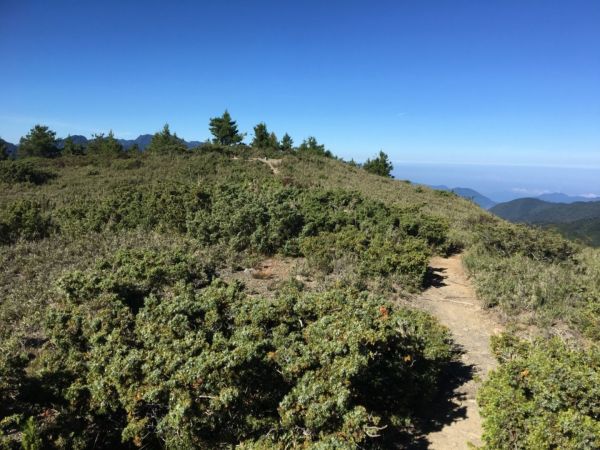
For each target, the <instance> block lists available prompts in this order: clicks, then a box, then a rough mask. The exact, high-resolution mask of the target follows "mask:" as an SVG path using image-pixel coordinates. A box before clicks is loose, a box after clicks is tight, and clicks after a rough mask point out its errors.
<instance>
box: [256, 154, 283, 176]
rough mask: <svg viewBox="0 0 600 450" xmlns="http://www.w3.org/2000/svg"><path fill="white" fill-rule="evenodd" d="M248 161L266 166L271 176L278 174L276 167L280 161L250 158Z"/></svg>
mask: <svg viewBox="0 0 600 450" xmlns="http://www.w3.org/2000/svg"><path fill="white" fill-rule="evenodd" d="M250 161H260V162H261V163H264V164H266V165H267V166H269V167H270V168H271V172H273V175H277V174H278V173H279V168H278V166H279V165H280V164H281V159H269V158H250Z"/></svg>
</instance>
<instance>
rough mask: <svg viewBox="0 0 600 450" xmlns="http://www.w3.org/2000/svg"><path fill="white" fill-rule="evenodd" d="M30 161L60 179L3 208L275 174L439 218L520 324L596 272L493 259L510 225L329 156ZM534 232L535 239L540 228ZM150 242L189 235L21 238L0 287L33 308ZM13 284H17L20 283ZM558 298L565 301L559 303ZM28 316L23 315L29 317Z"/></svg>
mask: <svg viewBox="0 0 600 450" xmlns="http://www.w3.org/2000/svg"><path fill="white" fill-rule="evenodd" d="M36 164H39V165H45V166H47V167H48V168H49V170H51V171H54V172H55V173H57V174H58V177H56V178H55V179H53V180H50V181H49V182H47V183H46V184H44V185H41V186H36V185H33V184H15V185H8V184H4V185H3V186H2V195H0V208H2V207H6V205H8V204H10V203H11V202H13V201H15V200H16V199H19V198H27V199H35V200H37V201H39V202H41V203H42V204H46V205H48V206H49V207H52V208H55V209H60V208H64V207H68V206H69V205H71V204H73V203H75V202H78V201H82V199H83V201H84V202H98V201H100V200H101V199H102V198H104V197H105V196H106V195H107V193H109V192H111V191H113V190H115V189H124V190H127V189H128V188H131V189H133V188H134V187H139V186H152V185H154V184H156V183H158V182H163V181H173V182H177V183H183V184H185V185H190V184H193V185H198V186H202V185H208V184H211V183H214V182H215V181H221V182H239V181H240V180H247V179H252V180H254V181H253V182H254V183H255V184H256V185H257V186H258V185H260V184H262V183H270V182H272V181H273V180H274V179H279V181H280V182H282V183H283V184H296V185H300V186H315V187H323V188H325V189H342V190H351V191H357V192H360V193H361V194H362V195H364V196H365V197H366V198H371V199H373V200H377V201H381V202H384V203H386V204H390V205H397V206H399V207H402V208H408V209H410V210H414V211H422V212H425V213H428V214H432V215H434V216H439V217H443V218H444V219H446V220H447V222H448V224H449V226H450V239H451V240H452V241H453V242H454V243H455V244H456V245H457V246H458V247H465V248H466V249H472V251H470V258H469V262H470V264H469V269H470V270H471V272H472V274H473V275H474V277H475V282H476V285H477V286H478V288H479V292H480V295H482V296H483V297H484V299H485V300H486V301H487V302H488V304H490V305H497V306H500V307H501V308H504V311H505V312H506V313H507V314H508V315H512V316H513V317H516V316H517V315H518V314H520V313H522V312H527V313H528V317H529V319H528V320H530V319H531V315H532V313H537V312H540V316H543V317H545V319H544V320H545V322H544V323H545V324H547V323H548V320H550V321H552V320H553V319H552V318H559V317H560V316H561V314H562V313H563V306H564V305H566V304H568V305H569V309H572V308H575V309H578V308H579V307H581V306H584V305H583V303H584V302H583V300H581V299H580V294H579V292H580V291H581V289H579V285H580V284H582V283H587V282H588V281H589V277H592V278H593V277H595V274H596V271H597V268H596V266H592V267H589V269H591V272H592V273H587V274H586V275H585V277H583V278H582V277H581V276H579V275H581V274H580V273H579V272H581V270H576V268H575V266H573V265H572V264H565V263H564V262H558V261H553V262H547V261H542V262H540V261H532V260H531V258H527V257H525V258H523V257H522V256H521V255H519V254H515V255H506V254H505V255H500V256H499V255H496V254H490V253H489V252H487V251H485V249H484V251H482V246H481V230H482V229H487V230H501V229H502V228H503V227H506V226H508V225H507V224H506V223H505V222H504V221H503V220H501V219H498V218H497V217H495V216H493V215H492V214H489V213H488V212H486V211H484V210H482V209H481V208H479V207H477V206H476V205H474V204H473V203H472V202H469V201H467V200H465V199H462V198H460V197H459V196H457V195H455V194H452V193H448V192H443V191H436V190H432V189H428V188H426V187H421V186H415V185H412V184H410V183H409V182H405V181H400V180H392V179H386V178H383V177H379V176H375V175H371V174H369V173H367V172H365V171H363V170H361V169H360V168H357V167H353V166H350V165H347V164H344V163H342V162H340V161H337V160H334V159H328V158H321V157H316V156H303V157H297V156H286V157H284V158H283V161H282V164H281V166H280V173H279V174H278V175H274V174H273V173H272V172H271V170H270V168H269V167H268V166H267V165H266V164H263V163H261V162H259V161H249V160H244V159H235V160H234V159H231V157H229V156H227V155H219V154H217V153H210V154H196V155H189V156H186V157H182V156H175V157H169V156H165V157H142V158H140V159H138V160H135V159H124V160H112V161H103V160H99V161H95V160H93V159H90V158H71V159H67V158H63V159H60V160H55V161H38V162H37V163H36ZM539 233H540V235H543V233H542V232H541V231H540V232H539ZM536 236H537V235H535V234H534V235H532V236H529V237H527V239H529V240H536V239H538V237H536ZM148 239H159V240H164V239H166V240H175V241H186V240H188V239H187V238H186V237H185V236H176V235H173V234H164V233H162V234H161V233H142V232H128V233H107V232H103V233H99V234H98V235H97V236H96V237H94V238H93V239H91V240H85V239H69V238H68V236H59V237H55V238H52V239H47V240H43V241H40V242H29V243H27V242H22V243H19V244H17V245H16V246H10V247H0V258H1V259H0V261H1V263H2V266H3V267H5V270H4V271H2V273H0V277H2V279H1V281H2V283H1V285H2V288H0V289H2V291H0V292H1V293H2V294H3V295H4V296H6V297H7V298H11V297H14V294H13V293H12V289H13V288H14V286H15V284H14V281H15V280H28V283H27V285H26V286H28V287H27V288H23V289H30V290H31V296H25V298H27V301H30V302H31V303H32V304H35V303H36V300H35V299H37V298H39V297H42V296H44V292H45V291H47V290H46V289H43V287H44V286H47V285H48V282H49V281H51V280H53V279H55V278H56V277H57V276H58V274H59V273H61V272H63V271H65V270H66V269H68V268H72V267H75V266H85V265H89V264H90V263H91V261H93V260H95V259H97V258H98V257H99V256H101V255H102V254H105V253H110V249H111V247H113V246H114V243H115V242H123V241H124V242H125V243H126V242H136V241H145V240H148ZM517 253H518V252H517ZM588 255H592V256H588ZM595 255H596V253H594V252H592V251H589V250H586V252H582V253H581V252H580V253H577V255H576V259H577V260H578V261H579V262H581V261H582V260H585V261H586V262H587V261H592V264H595V259H594V258H595ZM517 268H518V270H517ZM525 268H527V270H525ZM515 270H517V275H515ZM530 272H531V273H535V274H537V275H531V276H530V277H529V279H527V280H524V277H525V276H526V275H524V273H530ZM556 273H560V274H561V277H562V278H564V279H568V280H570V284H568V285H567V286H561V288H560V289H558V287H553V286H554V284H553V283H552V282H551V280H552V278H553V277H554V276H555V274H556ZM532 277H533V278H534V279H532ZM19 285H20V286H25V284H22V283H20V284H19ZM565 290H566V292H565ZM590 295H592V294H590ZM540 296H541V297H542V298H541V299H540ZM565 299H567V300H566V301H564V302H563V300H565ZM6 303H10V302H5V304H6ZM586 308H587V306H586ZM7 309H8V310H9V311H11V312H10V314H12V316H11V317H16V316H17V315H18V312H16V311H13V310H15V309H19V307H18V306H16V307H14V308H11V307H8V308H7V307H6V306H5V307H4V308H3V309H2V311H3V312H2V313H1V314H3V315H5V314H8V313H7V312H6V310H7ZM533 315H534V316H535V315H536V314H533ZM28 317H29V318H31V316H30V315H28ZM548 317H550V318H551V319H548ZM31 320H33V319H31ZM13 322H14V321H13Z"/></svg>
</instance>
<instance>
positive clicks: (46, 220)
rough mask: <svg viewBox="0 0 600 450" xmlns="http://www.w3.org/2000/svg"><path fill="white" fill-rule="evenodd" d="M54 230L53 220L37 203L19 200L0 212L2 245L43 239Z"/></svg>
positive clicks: (0, 242)
mask: <svg viewBox="0 0 600 450" xmlns="http://www.w3.org/2000/svg"><path fill="white" fill-rule="evenodd" d="M53 230H54V226H53V222H52V220H51V218H50V217H49V216H48V215H47V214H45V213H44V212H43V208H42V205H41V204H40V203H39V202H37V201H33V200H17V201H15V202H13V203H11V204H9V205H8V207H7V208H6V209H4V210H0V244H11V243H14V242H16V241H18V240H19V239H25V240H27V241H33V240H37V239H43V238H45V237H48V236H49V235H50V233H51V232H52V231H53Z"/></svg>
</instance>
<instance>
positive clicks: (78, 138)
mask: <svg viewBox="0 0 600 450" xmlns="http://www.w3.org/2000/svg"><path fill="white" fill-rule="evenodd" d="M152 136H154V135H153V134H141V135H139V136H138V137H137V138H135V139H117V141H118V142H119V143H120V144H121V145H122V146H123V148H124V149H125V150H129V149H130V148H132V147H133V146H134V145H137V147H138V149H139V150H142V151H143V150H146V148H148V146H149V145H150V141H152ZM70 137H71V139H73V142H74V143H75V144H83V145H87V143H88V142H89V141H90V140H91V139H88V138H86V137H85V136H83V135H81V134H74V135H72V136H70ZM65 139H66V138H59V139H57V145H58V148H63V147H64V145H65ZM0 141H3V142H5V143H6V147H7V149H8V153H9V154H10V155H14V154H15V153H16V152H17V148H18V145H16V144H12V143H10V142H8V141H5V140H4V139H0ZM183 142H184V143H185V145H186V146H187V148H194V147H198V146H199V145H201V144H202V142H200V141H186V140H183Z"/></svg>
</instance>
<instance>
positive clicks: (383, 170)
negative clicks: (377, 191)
mask: <svg viewBox="0 0 600 450" xmlns="http://www.w3.org/2000/svg"><path fill="white" fill-rule="evenodd" d="M362 167H363V169H365V170H366V171H367V172H369V173H372V174H375V175H379V176H382V177H391V176H392V170H393V169H394V166H393V165H392V163H391V162H390V160H389V158H388V155H386V154H385V153H384V152H382V151H380V152H379V156H377V158H373V159H367V161H366V162H365V163H364V164H363V165H362Z"/></svg>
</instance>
